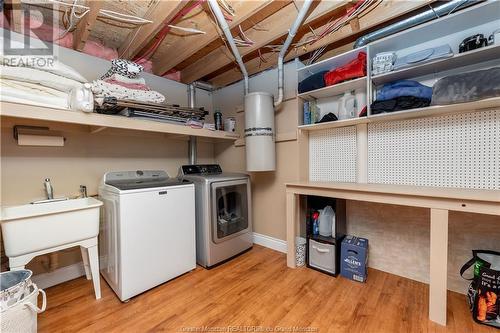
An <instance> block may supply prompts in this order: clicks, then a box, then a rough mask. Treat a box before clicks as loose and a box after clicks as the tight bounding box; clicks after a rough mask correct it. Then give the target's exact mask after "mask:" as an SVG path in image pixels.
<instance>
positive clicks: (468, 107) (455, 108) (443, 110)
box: [299, 97, 500, 131]
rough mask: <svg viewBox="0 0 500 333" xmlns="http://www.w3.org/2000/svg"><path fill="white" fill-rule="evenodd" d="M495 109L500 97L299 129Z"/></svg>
mask: <svg viewBox="0 0 500 333" xmlns="http://www.w3.org/2000/svg"><path fill="white" fill-rule="evenodd" d="M495 107H500V97H495V98H487V99H483V100H480V101H475V102H469V103H458V104H450V105H434V106H429V107H426V108H419V109H410V110H403V111H396V112H390V113H380V114H375V115H369V116H368V117H361V118H352V119H346V120H338V121H331V122H327V123H319V124H311V125H301V126H299V129H300V130H304V131H318V130H323V129H327V128H336V127H346V126H354V125H358V124H366V123H375V122H386V121H395V120H403V119H415V118H424V117H436V116H443V115H447V114H451V113H466V112H475V111H481V110H485V109H490V108H495Z"/></svg>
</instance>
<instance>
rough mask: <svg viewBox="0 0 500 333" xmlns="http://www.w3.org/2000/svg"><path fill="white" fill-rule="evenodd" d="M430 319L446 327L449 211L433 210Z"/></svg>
mask: <svg viewBox="0 0 500 333" xmlns="http://www.w3.org/2000/svg"><path fill="white" fill-rule="evenodd" d="M430 254H431V256H430V283H429V319H430V320H432V321H434V322H436V323H438V324H441V325H446V289H447V287H446V282H447V278H448V210H446V209H431V248H430Z"/></svg>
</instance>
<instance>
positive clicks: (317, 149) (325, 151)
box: [309, 126, 356, 182]
mask: <svg viewBox="0 0 500 333" xmlns="http://www.w3.org/2000/svg"><path fill="white" fill-rule="evenodd" d="M309 180H311V181H325V182H326V181H332V182H333V181H334V182H355V181H356V127H355V126H349V127H342V128H332V129H326V130H321V131H313V132H310V133H309Z"/></svg>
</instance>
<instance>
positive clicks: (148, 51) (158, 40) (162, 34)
mask: <svg viewBox="0 0 500 333" xmlns="http://www.w3.org/2000/svg"><path fill="white" fill-rule="evenodd" d="M205 1H206V0H197V1H196V2H195V3H194V4H192V5H191V6H189V7H184V8H183V9H182V10H181V11H179V12H178V13H177V14H175V16H174V17H173V18H172V19H170V20H169V21H168V22H166V23H165V24H164V26H163V28H162V29H161V30H160V31H159V32H158V33H157V34H156V37H155V41H154V42H153V43H152V44H151V45H150V46H149V47H148V48H147V49H146V50H145V51H144V52H143V53H142V54H141V55H138V56H136V57H135V58H134V59H133V60H134V61H136V62H137V61H143V60H146V59H148V58H150V57H151V56H152V55H153V54H154V53H155V52H156V50H157V49H158V47H159V46H160V45H161V43H162V42H163V41H164V40H165V38H166V37H167V34H168V32H169V31H170V29H171V28H170V27H169V25H171V24H174V23H175V22H176V21H177V20H179V19H181V18H183V17H184V16H186V15H187V14H188V13H190V12H191V11H192V10H193V9H195V8H196V7H198V6H200V5H201V4H202V3H203V2H205Z"/></svg>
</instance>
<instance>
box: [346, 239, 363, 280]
mask: <svg viewBox="0 0 500 333" xmlns="http://www.w3.org/2000/svg"><path fill="white" fill-rule="evenodd" d="M367 263H368V239H366V238H360V237H354V236H346V237H345V238H344V240H343V241H342V244H341V247H340V275H342V276H343V277H346V278H348V279H351V280H354V281H358V282H365V281H366V275H367V270H366V268H367Z"/></svg>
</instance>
